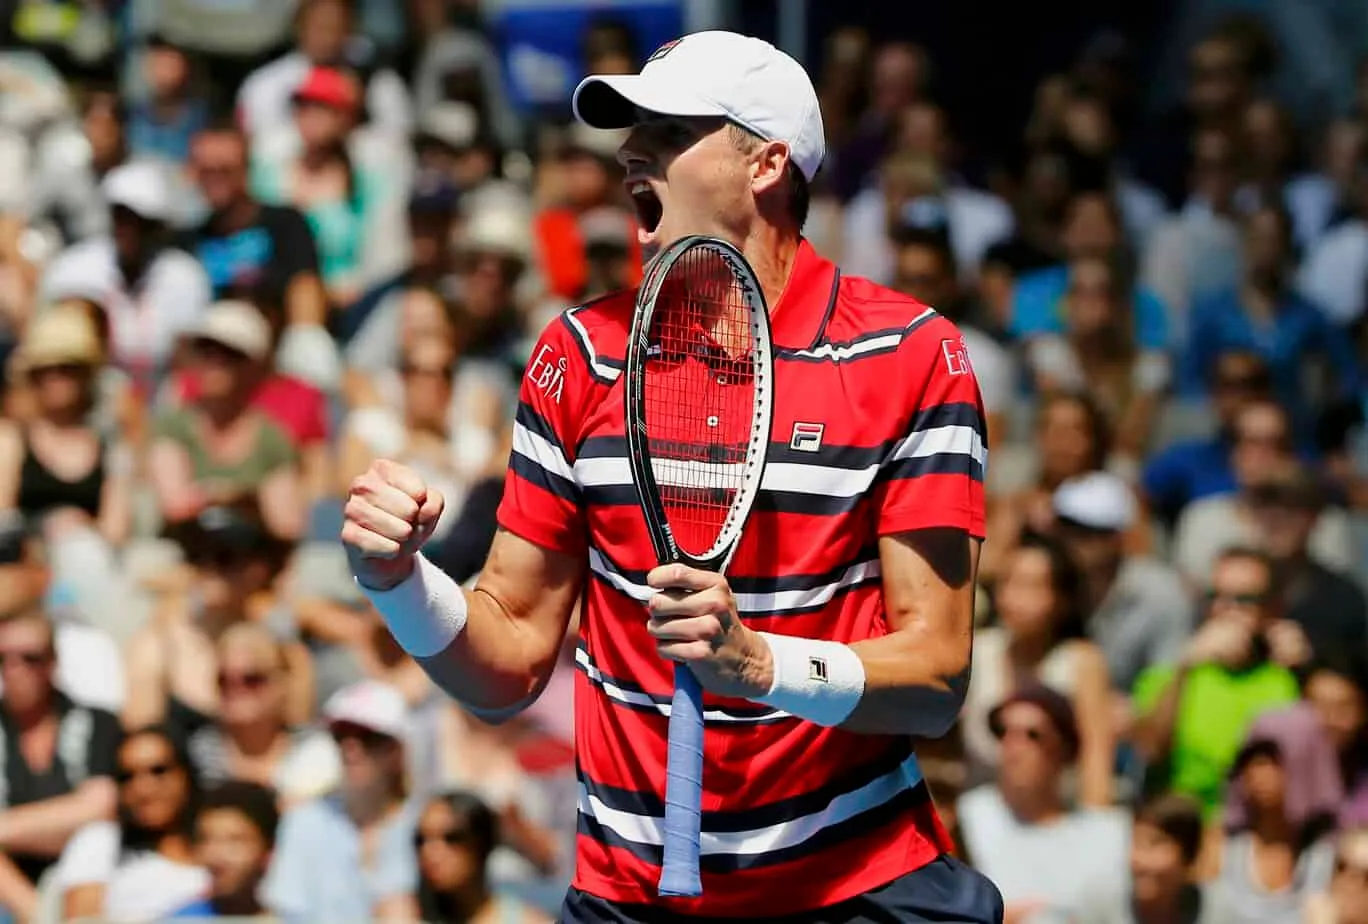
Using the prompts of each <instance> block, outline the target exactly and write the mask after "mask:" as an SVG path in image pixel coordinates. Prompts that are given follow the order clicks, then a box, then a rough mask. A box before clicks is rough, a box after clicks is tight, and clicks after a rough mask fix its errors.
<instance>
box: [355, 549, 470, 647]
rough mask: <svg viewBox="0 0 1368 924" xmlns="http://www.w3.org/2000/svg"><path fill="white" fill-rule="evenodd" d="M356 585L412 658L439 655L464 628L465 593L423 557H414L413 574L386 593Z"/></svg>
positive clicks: (360, 584)
mask: <svg viewBox="0 0 1368 924" xmlns="http://www.w3.org/2000/svg"><path fill="white" fill-rule="evenodd" d="M356 583H357V586H358V587H360V588H361V590H362V592H363V593H365V595H366V597H367V599H369V600H370V602H371V604H372V605H374V607H375V608H376V610H377V611H379V613H380V615H381V616H383V617H384V619H385V625H387V626H389V630H390V634H391V635H393V636H394V640H395V641H396V642H398V643H399V647H400V648H402V649H404V650H405V651H407V652H408V653H409V654H410V655H412V656H413V657H415V658H430V657H432V656H433V655H435V654H440V653H441V652H443V651H445V650H446V647H447V646H448V645H450V644H451V642H452V640H453V639H455V638H456V636H458V635H460V634H461V630H462V629H464V628H465V624H466V601H465V591H463V590H461V588H460V586H459V585H458V584H457V583H456V582H455V581H453V580H452V579H451V577H450V575H448V574H447V573H446V572H445V571H443V570H442V569H441V568H438V567H437V566H436V565H434V564H433V563H432V562H430V561H428V560H427V559H426V558H425V557H424V556H422V555H417V556H415V557H414V560H413V573H412V574H410V575H409V576H408V577H406V578H404V580H403V581H401V582H399V583H398V584H396V585H394V586H393V587H391V588H390V589H389V590H374V589H372V588H370V587H367V586H366V585H365V584H362V583H361V582H360V581H357V582H356Z"/></svg>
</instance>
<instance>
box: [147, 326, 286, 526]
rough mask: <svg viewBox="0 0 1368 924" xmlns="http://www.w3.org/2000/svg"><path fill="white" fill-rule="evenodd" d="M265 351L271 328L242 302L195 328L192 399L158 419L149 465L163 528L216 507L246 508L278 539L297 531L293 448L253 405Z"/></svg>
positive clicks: (266, 357) (264, 368) (266, 367)
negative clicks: (195, 385)
mask: <svg viewBox="0 0 1368 924" xmlns="http://www.w3.org/2000/svg"><path fill="white" fill-rule="evenodd" d="M270 349H271V330H270V325H269V324H268V323H267V321H266V318H265V317H264V316H263V315H262V314H261V312H260V311H258V310H257V309H256V308H255V307H253V306H252V305H249V304H247V303H246V302H239V301H223V302H218V303H216V304H215V305H214V306H213V307H211V308H210V309H209V310H208V311H207V312H206V313H205V316H204V320H203V321H202V322H201V323H200V324H199V325H198V326H197V327H196V328H195V329H194V330H193V334H192V339H191V340H190V353H191V356H192V361H193V362H194V364H195V366H196V373H197V381H198V383H199V390H198V393H197V394H196V395H195V398H194V400H193V401H191V402H189V403H188V404H187V405H185V406H183V407H178V408H173V409H171V410H168V411H166V412H165V413H163V414H162V416H161V417H160V418H159V419H158V420H157V422H156V424H155V425H154V430H155V434H154V441H153V444H152V449H151V455H150V457H149V462H148V464H149V467H150V476H151V481H152V484H153V487H154V489H155V491H156V494H157V500H158V506H159V508H160V510H161V514H162V517H163V518H164V519H165V520H166V521H167V522H168V523H172V524H174V523H182V522H186V521H189V520H193V519H194V518H195V517H197V516H199V514H200V513H201V512H202V511H203V510H205V509H206V508H208V507H211V506H214V505H218V504H236V503H242V502H247V503H248V504H249V505H251V506H254V507H256V508H258V509H259V510H260V511H261V516H262V518H263V521H264V523H265V526H266V528H267V529H268V530H269V531H270V532H271V533H272V534H273V535H274V536H276V537H277V538H281V539H297V538H298V537H299V536H300V535H301V534H302V533H303V531H304V520H305V515H304V514H305V511H304V504H303V492H302V489H301V487H300V479H299V471H298V460H297V457H296V453H295V450H294V447H293V445H292V443H291V441H290V438H289V436H288V435H287V434H286V433H285V431H284V430H283V429H282V428H281V427H280V426H279V425H278V424H277V423H276V422H275V421H274V420H272V419H271V418H270V417H269V416H268V415H267V414H266V413H265V412H263V411H262V410H260V408H259V407H257V406H256V405H255V403H254V400H253V399H254V396H255V394H256V390H257V387H258V385H259V384H260V382H261V381H262V379H263V377H264V376H265V375H266V374H267V373H268V371H269V363H268V361H269V358H270Z"/></svg>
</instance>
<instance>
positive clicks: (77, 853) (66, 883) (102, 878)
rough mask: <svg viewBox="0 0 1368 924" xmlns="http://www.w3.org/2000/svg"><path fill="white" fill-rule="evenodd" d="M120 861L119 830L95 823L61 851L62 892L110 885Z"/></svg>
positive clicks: (107, 824)
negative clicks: (81, 887)
mask: <svg viewBox="0 0 1368 924" xmlns="http://www.w3.org/2000/svg"><path fill="white" fill-rule="evenodd" d="M118 858H119V826H118V825H117V824H115V823H114V822H112V821H93V822H91V823H90V824H88V825H86V826H85V827H84V828H81V829H80V830H79V831H77V832H76V833H75V834H74V835H72V837H71V840H69V841H67V845H66V847H65V848H63V850H62V856H61V859H60V860H58V861H57V873H56V876H57V880H58V882H59V883H60V884H61V885H62V887H63V888H67V889H69V888H72V887H73V886H79V885H91V884H94V883H101V882H108V881H109V877H110V875H111V874H112V873H113V872H114V867H115V865H116V864H117V862H118Z"/></svg>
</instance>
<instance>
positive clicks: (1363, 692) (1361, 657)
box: [1300, 648, 1368, 699]
mask: <svg viewBox="0 0 1368 924" xmlns="http://www.w3.org/2000/svg"><path fill="white" fill-rule="evenodd" d="M1317 674H1334V675H1335V676H1336V677H1342V678H1343V679H1345V680H1347V681H1349V682H1350V683H1351V684H1353V686H1354V688H1355V689H1357V690H1358V691H1359V696H1361V697H1363V698H1364V699H1368V655H1365V654H1364V653H1363V652H1361V651H1357V650H1355V649H1352V648H1335V649H1330V650H1328V651H1325V652H1322V653H1320V654H1317V655H1316V656H1315V658H1313V659H1312V661H1311V663H1310V664H1308V665H1306V667H1304V668H1303V669H1302V670H1301V671H1300V676H1301V678H1302V687H1303V688H1305V686H1306V684H1307V682H1308V681H1310V680H1311V678H1312V677H1314V676H1316V675H1317Z"/></svg>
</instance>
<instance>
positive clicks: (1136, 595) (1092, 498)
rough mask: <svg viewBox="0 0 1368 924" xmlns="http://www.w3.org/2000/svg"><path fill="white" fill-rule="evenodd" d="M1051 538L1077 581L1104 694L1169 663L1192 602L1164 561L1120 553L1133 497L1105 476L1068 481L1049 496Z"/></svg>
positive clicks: (1189, 620)
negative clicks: (1101, 665) (1102, 661)
mask: <svg viewBox="0 0 1368 924" xmlns="http://www.w3.org/2000/svg"><path fill="white" fill-rule="evenodd" d="M1054 515H1055V534H1056V535H1057V536H1058V537H1059V539H1060V540H1061V541H1062V542H1063V544H1064V547H1065V548H1066V549H1067V550H1068V552H1069V555H1070V557H1071V558H1072V559H1073V561H1074V562H1075V563H1076V564H1077V565H1078V567H1079V569H1080V571H1081V577H1082V588H1081V589H1082V601H1081V606H1083V608H1084V609H1083V613H1084V620H1083V624H1084V628H1085V629H1086V631H1087V633H1088V637H1089V638H1091V639H1092V640H1093V641H1094V642H1095V643H1096V644H1097V646H1098V647H1099V648H1100V649H1101V651H1102V654H1103V656H1104V657H1105V658H1106V661H1107V675H1108V677H1109V678H1110V679H1111V684H1112V688H1113V689H1114V690H1118V691H1121V692H1122V693H1123V694H1128V693H1129V692H1130V690H1131V689H1132V688H1133V687H1134V686H1135V681H1136V680H1137V679H1139V677H1140V673H1141V671H1143V670H1144V669H1145V668H1146V667H1148V666H1149V665H1151V664H1170V663H1172V662H1173V661H1175V660H1177V658H1178V656H1179V655H1180V654H1181V653H1182V650H1183V646H1184V645H1185V644H1186V643H1187V638H1188V635H1189V633H1191V631H1192V624H1193V612H1192V609H1193V608H1192V603H1191V600H1190V599H1189V597H1188V595H1187V592H1186V589H1185V588H1184V587H1183V581H1182V578H1181V577H1180V576H1179V575H1178V573H1177V572H1176V571H1174V570H1173V568H1171V567H1170V566H1169V565H1168V564H1166V563H1165V562H1163V561H1161V560H1159V559H1156V558H1151V557H1149V556H1146V555H1126V554H1125V548H1124V546H1125V533H1126V531H1127V530H1129V529H1130V528H1131V527H1132V526H1133V525H1134V523H1135V519H1136V515H1137V510H1136V504H1135V497H1134V495H1133V494H1132V493H1131V491H1130V488H1129V487H1128V486H1127V485H1126V483H1125V482H1124V481H1122V480H1121V479H1120V478H1118V477H1117V476H1116V475H1112V474H1109V473H1107V472H1092V473H1090V474H1087V475H1083V476H1081V477H1078V478H1073V479H1070V480H1069V481H1066V482H1064V483H1063V484H1062V485H1060V486H1059V488H1058V490H1056V491H1055V494H1054Z"/></svg>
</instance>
